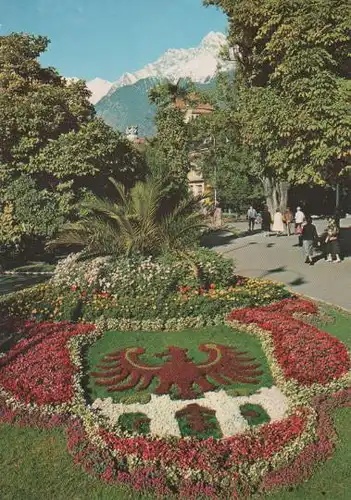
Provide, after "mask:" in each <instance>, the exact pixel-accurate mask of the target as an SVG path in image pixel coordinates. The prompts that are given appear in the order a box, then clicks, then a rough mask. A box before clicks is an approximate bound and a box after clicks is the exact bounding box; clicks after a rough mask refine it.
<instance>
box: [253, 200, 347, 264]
mask: <svg viewBox="0 0 351 500" xmlns="http://www.w3.org/2000/svg"><path fill="white" fill-rule="evenodd" d="M247 219H248V222H249V232H251V231H253V230H254V228H255V223H257V224H260V225H261V228H262V231H263V233H264V236H270V235H271V233H272V232H273V233H274V234H275V235H277V236H282V235H284V234H286V235H287V236H290V235H291V234H296V235H297V236H298V243H299V246H301V247H302V249H303V253H304V257H305V263H306V264H310V265H311V266H312V265H314V262H315V261H314V250H315V248H317V247H318V248H319V249H320V250H321V251H322V254H324V255H325V257H326V260H327V262H334V263H339V262H341V259H340V244H339V232H340V229H339V219H338V218H337V217H334V218H329V219H328V224H327V227H326V229H325V230H324V231H323V233H322V234H321V235H318V232H317V229H316V226H315V225H314V224H313V222H312V218H311V217H310V216H309V215H305V214H304V212H303V211H302V210H301V207H297V209H296V213H295V215H294V214H293V212H292V211H291V209H290V208H289V207H288V208H287V209H286V210H285V211H284V212H283V213H282V212H281V211H280V210H279V209H277V210H276V212H275V214H274V216H273V218H272V216H271V213H270V211H269V209H268V206H267V205H266V206H265V207H264V209H263V212H262V214H261V213H259V212H257V211H256V210H255V209H254V207H252V206H250V207H249V210H248V211H247ZM293 224H295V228H294V229H293Z"/></svg>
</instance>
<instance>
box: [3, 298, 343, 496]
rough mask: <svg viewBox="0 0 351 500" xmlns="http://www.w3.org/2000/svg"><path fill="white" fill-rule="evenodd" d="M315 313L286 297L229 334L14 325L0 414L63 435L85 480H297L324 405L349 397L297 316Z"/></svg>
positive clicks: (331, 359) (322, 346)
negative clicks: (61, 431) (61, 430)
mask: <svg viewBox="0 0 351 500" xmlns="http://www.w3.org/2000/svg"><path fill="white" fill-rule="evenodd" d="M301 313H302V314H306V315H308V316H306V320H305V319H304V318H303V317H302V316H301ZM317 313H318V311H317V307H316V305H315V304H314V303H312V302H309V301H306V300H301V299H296V298H293V299H284V300H281V301H280V302H278V303H274V304H271V305H267V306H262V307H256V308H241V309H240V308H239V309H235V310H233V311H232V313H230V315H229V316H227V326H224V325H219V326H213V327H211V328H207V329H206V328H200V329H194V330H189V329H188V330H184V327H183V326H182V327H179V326H178V330H179V331H176V332H158V333H156V332H154V333H150V329H151V328H149V327H150V325H151V323H150V322H148V323H147V324H146V325H143V324H142V323H139V327H143V326H144V327H145V326H146V327H147V328H144V329H146V330H149V332H148V331H146V332H133V331H128V332H123V330H130V329H132V330H134V326H135V325H134V323H133V322H130V321H127V322H121V320H119V319H114V320H108V319H106V318H105V319H101V320H99V321H96V322H95V323H91V324H89V323H80V324H72V323H69V322H59V323H51V322H39V323H38V322H34V321H27V322H23V321H20V320H18V322H14V323H12V324H11V325H10V326H9V329H10V330H11V331H13V332H14V331H17V335H16V336H15V337H12V338H13V341H12V342H7V343H6V348H5V352H3V354H2V356H1V357H0V387H1V392H0V397H1V399H0V419H1V421H2V422H11V423H15V424H16V425H19V424H22V425H26V426H34V425H39V426H42V427H47V428H52V427H62V428H64V429H66V432H67V439H68V448H69V450H70V452H71V453H72V454H73V455H74V457H75V462H76V463H80V464H81V465H82V466H83V468H84V469H85V470H86V471H88V472H89V473H90V474H92V475H94V476H97V477H99V478H100V479H102V480H104V481H107V482H109V483H112V484H117V483H122V484H127V485H132V486H133V487H134V488H137V489H139V490H148V489H151V490H152V491H153V492H154V494H159V495H161V496H162V495H165V496H166V495H169V494H171V493H175V494H177V495H179V496H180V497H182V498H183V497H185V498H197V497H199V496H201V495H202V496H205V497H206V496H208V497H214V498H217V497H220V496H221V495H222V493H223V492H226V494H227V493H228V491H231V492H232V493H233V494H236V495H237V496H244V497H245V495H246V496H247V495H249V494H251V493H253V492H255V491H260V492H264V491H269V490H271V489H274V488H276V487H277V486H291V485H295V484H297V483H298V482H300V481H302V480H305V479H306V478H307V477H309V476H310V475H311V474H312V472H313V469H314V466H315V464H316V463H318V462H319V461H322V460H325V459H327V458H329V457H330V456H331V455H332V452H333V448H334V441H335V439H334V435H333V432H332V429H333V426H332V421H331V411H332V409H333V408H335V407H338V406H345V405H348V404H349V402H350V399H349V397H350V394H349V392H348V387H349V386H350V379H349V369H350V360H349V354H348V352H347V349H346V347H345V346H344V344H343V343H342V342H341V341H340V340H338V339H337V338H335V337H333V336H332V335H330V334H328V333H326V332H323V331H321V330H320V329H319V328H318V327H316V326H313V325H311V324H310V322H308V321H307V320H308V318H309V317H311V315H316V314H317ZM295 314H298V315H299V317H298V318H297V317H296V316H295ZM151 326H152V325H151ZM153 326H154V328H153V330H157V329H158V328H159V326H158V324H157V323H156V325H153ZM105 332H107V333H105ZM4 345H5V344H4ZM138 389H139V390H138Z"/></svg>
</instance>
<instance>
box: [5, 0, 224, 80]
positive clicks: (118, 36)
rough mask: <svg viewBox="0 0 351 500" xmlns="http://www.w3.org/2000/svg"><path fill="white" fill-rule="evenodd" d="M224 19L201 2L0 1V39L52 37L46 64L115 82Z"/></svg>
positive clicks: (219, 27)
mask: <svg viewBox="0 0 351 500" xmlns="http://www.w3.org/2000/svg"><path fill="white" fill-rule="evenodd" d="M226 24H227V23H226V18H225V16H224V14H222V12H220V11H218V10H217V9H216V8H214V7H209V8H205V7H203V6H202V1H201V0H0V25H1V26H0V34H1V35H5V34H8V33H10V32H12V31H24V32H27V33H36V34H41V35H46V36H48V37H49V38H50V40H51V44H50V47H49V50H48V52H47V53H46V54H44V56H43V57H42V59H41V60H42V63H43V64H44V65H47V66H49V65H51V66H55V67H56V68H57V69H58V70H59V72H60V73H61V74H63V75H65V76H77V77H79V78H85V79H87V80H90V79H92V78H94V77H96V76H99V77H101V78H105V79H106V80H111V81H113V80H116V79H117V78H118V77H119V76H121V74H122V73H124V72H125V71H130V72H133V71H136V70H138V69H141V68H142V67H143V66H144V65H145V64H147V63H149V62H153V61H154V60H155V59H157V58H158V57H159V56H160V55H162V54H163V52H164V51H165V50H167V49H169V48H188V47H195V46H197V45H198V44H199V42H200V41H201V39H202V38H203V37H204V36H205V35H206V34H207V33H209V32H210V31H222V32H223V33H225V31H226Z"/></svg>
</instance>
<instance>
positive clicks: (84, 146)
mask: <svg viewBox="0 0 351 500" xmlns="http://www.w3.org/2000/svg"><path fill="white" fill-rule="evenodd" d="M48 44H49V40H48V38H46V37H42V36H35V35H28V34H25V33H12V34H10V35H8V36H0V195H1V200H0V202H1V203H2V205H3V207H2V210H3V211H4V210H5V209H6V214H7V220H9V218H10V212H11V217H12V218H13V220H14V223H15V224H17V225H18V226H19V227H20V228H21V230H20V231H17V232H20V233H23V232H25V231H26V230H27V229H25V228H28V230H29V228H30V231H34V232H35V231H37V232H38V234H40V235H44V234H43V233H45V231H44V228H47V236H51V235H52V231H53V230H54V226H55V224H56V227H57V224H58V223H59V222H60V221H63V220H65V219H67V217H70V216H71V214H72V213H73V212H74V209H75V204H76V203H77V202H78V201H79V199H80V198H81V197H82V196H85V194H86V192H87V191H89V190H90V191H97V192H99V190H101V189H102V188H103V187H105V186H106V184H107V179H108V177H109V176H110V175H113V176H114V177H115V178H117V179H118V180H120V181H121V182H125V183H126V184H127V185H128V186H131V185H132V184H133V182H135V181H136V180H138V179H140V178H142V177H143V176H145V173H146V172H145V165H144V162H143V160H142V158H141V155H140V154H139V153H138V152H137V151H136V150H135V149H134V148H133V146H132V145H131V144H130V143H129V142H128V141H126V140H125V139H124V138H123V137H122V136H121V134H119V133H118V132H115V131H114V130H112V129H111V128H110V127H108V126H107V125H106V124H105V123H104V122H102V121H101V120H100V119H98V118H96V116H95V110H94V107H93V106H92V104H91V103H90V102H89V97H90V92H89V90H88V89H87V88H86V86H85V82H84V81H82V80H80V81H77V82H72V81H68V80H66V79H65V78H63V77H61V76H60V75H59V74H58V73H57V71H56V70H55V69H54V68H45V67H42V66H41V64H40V62H39V60H38V58H39V56H40V55H41V54H42V53H43V52H44V51H45V50H46V49H47V47H48ZM26 185H27V192H24V191H23V190H25V188H26ZM16 193H17V195H18V196H19V195H21V196H22V197H24V199H28V200H29V199H30V198H33V202H34V200H35V201H36V202H37V205H35V206H34V205H33V204H29V205H28V213H27V218H28V217H29V218H30V219H31V220H32V222H33V221H34V219H35V218H40V217H41V218H42V220H41V221H39V220H37V223H36V224H32V223H31V224H28V221H27V222H26V220H25V219H26V214H25V210H23V209H22V208H21V207H22V205H21V202H20V200H19V199H16V196H15V194H16ZM34 193H36V194H34ZM39 207H40V208H39ZM0 212H1V206H0ZM49 214H55V215H49ZM49 217H52V218H53V219H54V220H55V224H54V223H53V224H52V225H51V224H48V223H47V219H48V218H49ZM9 227H10V226H9ZM4 239H5V236H4V235H3V236H2V240H4Z"/></svg>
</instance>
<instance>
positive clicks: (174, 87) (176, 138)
mask: <svg viewBox="0 0 351 500" xmlns="http://www.w3.org/2000/svg"><path fill="white" fill-rule="evenodd" d="M193 89H194V86H193V84H192V83H191V82H190V81H189V80H178V82H177V83H175V84H173V83H172V82H169V81H164V82H161V83H160V84H158V85H156V86H155V87H154V88H153V89H151V90H150V92H149V99H150V102H151V103H153V104H156V107H157V111H156V117H155V121H156V127H157V135H156V137H155V138H154V140H153V141H152V142H151V145H150V147H149V148H148V151H147V158H148V163H149V165H150V168H151V170H152V172H153V175H156V176H158V177H159V178H162V177H164V176H167V178H168V179H169V182H170V184H169V191H170V192H176V191H177V190H179V189H180V190H181V191H183V192H186V191H187V189H188V188H187V174H188V172H189V168H190V164H189V152H190V142H189V133H188V125H187V124H186V123H185V113H184V108H182V109H181V108H180V107H179V103H180V102H181V103H182V104H183V106H188V105H190V101H191V95H192V93H193Z"/></svg>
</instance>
